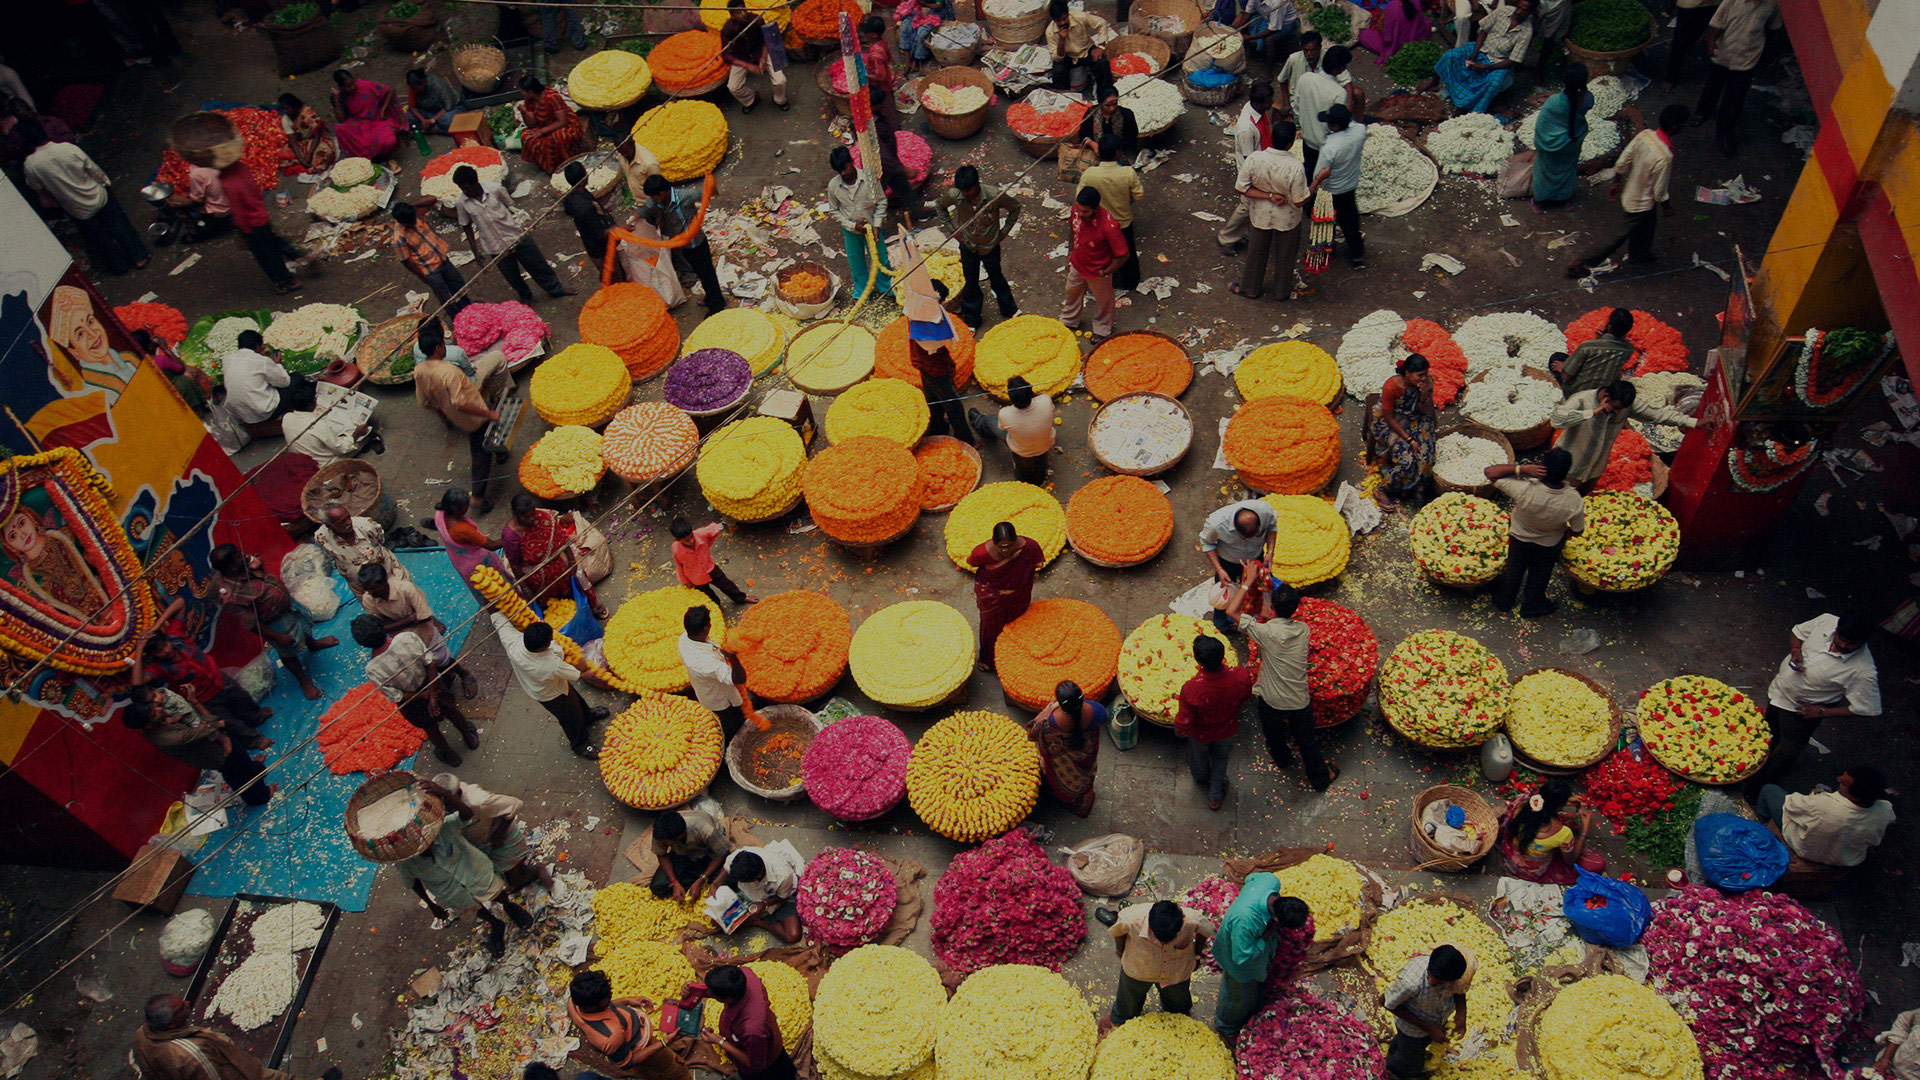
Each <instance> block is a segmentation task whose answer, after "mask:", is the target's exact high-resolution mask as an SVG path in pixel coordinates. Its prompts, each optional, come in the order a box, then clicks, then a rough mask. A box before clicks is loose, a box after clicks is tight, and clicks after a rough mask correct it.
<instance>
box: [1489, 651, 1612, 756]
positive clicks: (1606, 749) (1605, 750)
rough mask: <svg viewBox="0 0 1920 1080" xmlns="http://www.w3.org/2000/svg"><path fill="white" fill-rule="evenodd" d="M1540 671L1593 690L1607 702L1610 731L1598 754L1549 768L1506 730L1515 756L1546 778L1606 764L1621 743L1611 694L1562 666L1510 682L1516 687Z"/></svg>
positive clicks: (1530, 670)
mask: <svg viewBox="0 0 1920 1080" xmlns="http://www.w3.org/2000/svg"><path fill="white" fill-rule="evenodd" d="M1542 671H1553V672H1558V673H1559V674H1561V675H1565V676H1566V677H1567V678H1569V679H1574V680H1577V681H1579V682H1581V683H1584V684H1586V687H1587V689H1589V690H1592V691H1593V692H1594V693H1596V694H1599V695H1600V699H1601V700H1602V701H1605V702H1606V703H1607V713H1608V724H1609V725H1610V727H1611V729H1612V730H1611V733H1610V734H1609V735H1608V736H1607V741H1606V744H1605V745H1604V746H1602V747H1601V748H1600V752H1599V753H1597V754H1595V755H1593V756H1592V757H1590V758H1588V759H1587V760H1585V761H1582V762H1579V763H1578V764H1574V765H1551V764H1548V763H1547V762H1545V761H1543V760H1541V758H1540V756H1539V755H1537V754H1530V753H1528V752H1527V748H1526V747H1524V746H1521V745H1520V740H1519V738H1518V737H1517V736H1515V734H1514V732H1513V729H1512V728H1511V727H1509V728H1508V729H1507V741H1509V742H1511V743H1513V754H1514V756H1515V757H1517V758H1520V759H1522V760H1523V761H1524V762H1525V763H1526V766H1527V767H1528V768H1530V769H1532V770H1533V771H1534V772H1537V773H1545V774H1546V775H1548V776H1571V775H1572V774H1574V773H1577V772H1580V771H1581V770H1583V769H1590V768H1592V767H1594V766H1595V765H1598V764H1600V763H1601V762H1602V761H1605V760H1606V757H1607V755H1608V754H1611V753H1613V748H1614V747H1615V746H1616V745H1617V744H1618V743H1619V742H1620V728H1621V723H1622V722H1621V718H1620V706H1619V705H1618V704H1617V703H1615V702H1614V700H1613V694H1612V693H1610V692H1608V690H1607V688H1606V687H1604V686H1602V685H1600V683H1598V682H1596V681H1594V680H1593V679H1590V678H1588V677H1587V676H1585V675H1582V674H1580V673H1579V672H1577V671H1570V670H1568V669H1567V668H1563V667H1537V668H1528V669H1527V670H1526V671H1525V672H1522V673H1521V675H1520V678H1519V679H1515V680H1513V681H1514V683H1515V685H1518V684H1519V682H1520V679H1524V678H1526V677H1527V676H1528V675H1534V674H1538V673H1539V672H1542Z"/></svg>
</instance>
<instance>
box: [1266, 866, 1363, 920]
mask: <svg viewBox="0 0 1920 1080" xmlns="http://www.w3.org/2000/svg"><path fill="white" fill-rule="evenodd" d="M1277 876H1278V877H1279V878H1280V891H1281V892H1282V893H1284V894H1285V895H1287V896H1297V897H1299V898H1300V899H1302V900H1304V901H1306V904H1307V907H1308V908H1309V909H1310V910H1312V912H1313V940H1315V941H1332V940H1333V939H1334V938H1337V937H1339V936H1340V935H1341V934H1344V933H1346V932H1347V931H1349V930H1357V929H1359V927H1360V917H1361V914H1362V913H1363V912H1364V910H1365V903H1364V901H1363V899H1362V897H1361V892H1362V890H1363V889H1365V887H1366V881H1365V879H1363V878H1362V877H1361V876H1360V871H1359V870H1358V869H1357V868H1356V867H1355V866H1354V865H1353V864H1352V863H1350V862H1348V861H1347V860H1345V859H1336V858H1334V857H1333V856H1331V855H1315V856H1313V857H1312V858H1310V859H1308V860H1307V861H1306V862H1303V863H1301V864H1299V865H1298V866H1289V867H1287V868H1286V869H1285V870H1282V871H1280V872H1279V873H1278V875H1277Z"/></svg>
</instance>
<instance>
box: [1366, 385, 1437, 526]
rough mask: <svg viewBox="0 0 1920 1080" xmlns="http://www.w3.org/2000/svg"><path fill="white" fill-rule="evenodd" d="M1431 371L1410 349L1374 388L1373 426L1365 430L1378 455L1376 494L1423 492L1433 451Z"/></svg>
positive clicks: (1390, 495)
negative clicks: (1377, 394) (1376, 398)
mask: <svg viewBox="0 0 1920 1080" xmlns="http://www.w3.org/2000/svg"><path fill="white" fill-rule="evenodd" d="M1437 412H1438V410H1437V409H1435V408H1434V403H1433V372H1432V365H1431V364H1429V363H1428V361H1427V358H1426V357H1424V356H1421V355H1420V354H1419V353H1414V354H1412V355H1411V356H1408V357H1407V358H1406V359H1404V360H1402V361H1400V362H1399V363H1398V364H1396V365H1395V366H1394V374H1393V377H1392V378H1389V379H1388V380H1387V381H1386V382H1385V383H1384V384H1383V385H1382V386H1381V387H1380V403H1379V404H1378V405H1377V406H1375V407H1374V413H1373V426H1372V428H1371V429H1370V430H1369V431H1368V432H1367V437H1368V440H1369V441H1370V442H1372V444H1373V445H1374V446H1375V447H1376V448H1377V452H1378V453H1379V455H1380V493H1381V494H1382V495H1385V496H1387V497H1388V498H1392V499H1406V500H1412V499H1417V498H1419V497H1420V495H1421V494H1422V493H1423V492H1425V491H1427V490H1428V485H1429V484H1430V483H1431V480H1432V476H1433V459H1434V454H1435V452H1436V450H1437V444H1436V443H1435V442H1434V429H1435V427H1437V426H1438V423H1439V422H1438V420H1437V418H1436V415H1435V414H1436V413H1437Z"/></svg>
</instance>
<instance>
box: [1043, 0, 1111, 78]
mask: <svg viewBox="0 0 1920 1080" xmlns="http://www.w3.org/2000/svg"><path fill="white" fill-rule="evenodd" d="M1112 36H1113V28H1112V27H1111V26H1109V25H1107V20H1105V19H1103V18H1101V17H1100V16H1098V15H1095V14H1094V13H1093V12H1091V11H1075V10H1073V8H1071V7H1069V6H1068V5H1067V0H1049V2H1048V4H1047V37H1046V42H1047V52H1048V53H1050V54H1052V56H1053V70H1052V72H1051V79H1052V83H1051V85H1052V86H1053V88H1054V89H1055V90H1070V89H1072V88H1073V87H1074V86H1075V85H1079V86H1085V85H1086V84H1087V83H1089V82H1092V81H1093V80H1094V79H1095V77H1096V76H1097V75H1098V74H1099V73H1101V72H1104V71H1106V60H1107V50H1106V47H1105V44H1106V41H1107V39H1108V38H1111V37H1112Z"/></svg>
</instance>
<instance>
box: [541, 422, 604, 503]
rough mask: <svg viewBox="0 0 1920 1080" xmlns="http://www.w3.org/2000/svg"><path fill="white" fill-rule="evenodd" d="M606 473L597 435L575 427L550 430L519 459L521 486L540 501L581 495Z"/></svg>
mask: <svg viewBox="0 0 1920 1080" xmlns="http://www.w3.org/2000/svg"><path fill="white" fill-rule="evenodd" d="M606 471H607V463H606V460H605V459H604V458H603V457H602V456H601V452H600V433H599V432H597V431H595V430H593V429H592V428H587V427H580V426H579V425H577V424H567V425H564V426H561V427H557V428H554V429H553V430H551V431H549V432H547V433H546V434H545V435H542V436H540V438H539V440H538V441H536V442H535V443H534V444H533V445H532V446H530V447H528V448H527V452H526V453H525V454H522V455H521V456H520V484H521V486H523V487H525V488H526V489H527V490H528V491H531V492H533V493H534V494H535V495H538V496H539V497H541V498H543V499H564V498H566V497H568V496H570V495H584V494H585V493H587V492H589V491H592V490H593V487H594V485H595V484H598V483H599V482H600V477H602V476H604V475H605V474H606Z"/></svg>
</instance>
